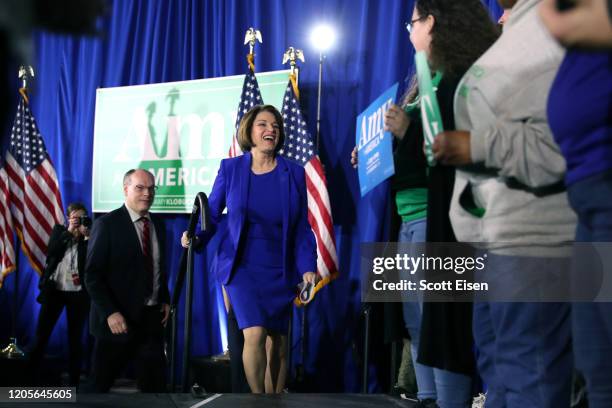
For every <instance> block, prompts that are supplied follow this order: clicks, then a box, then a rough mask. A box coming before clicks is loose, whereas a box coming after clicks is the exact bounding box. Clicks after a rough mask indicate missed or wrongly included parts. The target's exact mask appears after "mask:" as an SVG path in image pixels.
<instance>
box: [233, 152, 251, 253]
mask: <svg viewBox="0 0 612 408" xmlns="http://www.w3.org/2000/svg"><path fill="white" fill-rule="evenodd" d="M252 161H253V156H252V155H251V152H246V153H245V154H243V155H242V156H241V157H240V166H239V168H238V172H237V173H236V174H234V177H238V185H239V190H238V191H239V192H240V201H239V202H240V203H242V204H243V205H244V208H242V209H241V210H242V211H240V219H239V220H238V222H239V224H238V231H237V232H238V235H237V236H238V237H240V236H241V235H242V228H243V227H244V222H245V220H246V210H247V201H248V197H249V178H250V177H251V162H252ZM235 244H236V248H238V242H235Z"/></svg>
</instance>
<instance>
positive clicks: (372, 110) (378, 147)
mask: <svg viewBox="0 0 612 408" xmlns="http://www.w3.org/2000/svg"><path fill="white" fill-rule="evenodd" d="M396 94H397V83H395V84H394V85H393V86H392V87H391V88H389V89H387V90H386V91H385V92H384V93H383V94H382V95H380V96H379V97H378V98H377V99H376V100H375V101H374V102H372V104H371V105H370V106H368V108H367V109H366V110H365V111H363V112H362V113H361V114H360V115H359V116H357V137H356V143H357V152H358V160H359V167H358V171H359V186H360V190H361V196H362V197H363V196H364V195H366V194H367V193H368V192H369V191H370V190H372V189H373V188H374V187H376V186H377V185H379V184H380V183H381V182H383V181H384V180H386V179H387V178H389V177H391V176H392V175H393V174H395V166H394V165H393V135H391V133H390V132H385V130H384V129H383V128H384V123H383V121H384V117H385V113H386V112H387V110H388V109H389V107H390V106H391V105H392V104H393V103H394V101H395V96H396Z"/></svg>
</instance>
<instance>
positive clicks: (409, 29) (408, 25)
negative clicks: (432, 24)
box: [406, 16, 427, 33]
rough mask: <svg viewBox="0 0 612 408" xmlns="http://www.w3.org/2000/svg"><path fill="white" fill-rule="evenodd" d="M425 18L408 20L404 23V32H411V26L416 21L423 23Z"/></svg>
mask: <svg viewBox="0 0 612 408" xmlns="http://www.w3.org/2000/svg"><path fill="white" fill-rule="evenodd" d="M426 18H427V16H422V17H419V18H415V19H414V20H410V21H408V22H407V23H406V30H408V32H409V33H411V32H412V26H413V25H414V23H416V22H417V21H423V20H425V19H426Z"/></svg>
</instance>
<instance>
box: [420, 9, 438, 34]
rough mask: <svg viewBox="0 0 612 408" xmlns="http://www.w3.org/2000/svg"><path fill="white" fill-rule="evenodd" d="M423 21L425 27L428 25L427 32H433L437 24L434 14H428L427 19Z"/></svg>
mask: <svg viewBox="0 0 612 408" xmlns="http://www.w3.org/2000/svg"><path fill="white" fill-rule="evenodd" d="M423 23H424V24H425V27H427V32H428V33H431V30H432V29H433V27H434V25H435V24H436V18H435V17H434V16H433V14H430V15H428V16H427V18H426V19H425V21H423Z"/></svg>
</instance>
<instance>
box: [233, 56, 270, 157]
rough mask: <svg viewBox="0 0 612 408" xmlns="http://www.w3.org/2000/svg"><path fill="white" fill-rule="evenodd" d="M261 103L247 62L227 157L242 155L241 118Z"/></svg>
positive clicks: (253, 72) (251, 69) (251, 66)
mask: <svg viewBox="0 0 612 408" xmlns="http://www.w3.org/2000/svg"><path fill="white" fill-rule="evenodd" d="M249 55H250V54H249ZM262 103H263V99H262V98H261V92H259V84H258V83H257V78H255V66H254V65H251V62H250V61H249V70H248V72H247V73H246V75H245V76H244V83H243V84H242V94H241V95H240V103H239V104H238V111H237V112H236V125H235V127H234V137H233V139H232V145H231V146H230V151H229V157H236V156H240V155H241V154H242V149H240V146H239V145H238V127H239V126H240V121H241V120H242V117H243V116H244V115H245V113H247V112H248V111H249V110H250V109H251V108H252V107H253V106H255V105H261V104H262Z"/></svg>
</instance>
